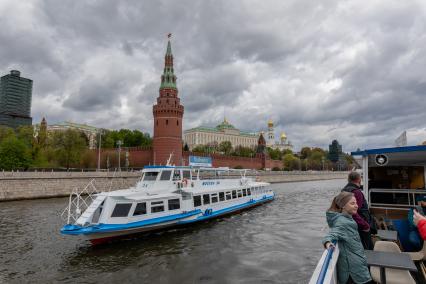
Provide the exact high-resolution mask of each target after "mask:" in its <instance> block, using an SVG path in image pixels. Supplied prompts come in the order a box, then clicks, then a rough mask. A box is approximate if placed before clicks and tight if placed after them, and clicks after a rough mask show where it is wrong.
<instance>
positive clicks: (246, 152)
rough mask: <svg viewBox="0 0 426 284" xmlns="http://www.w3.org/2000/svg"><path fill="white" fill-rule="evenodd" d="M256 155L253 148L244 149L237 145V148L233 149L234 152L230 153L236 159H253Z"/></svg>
mask: <svg viewBox="0 0 426 284" xmlns="http://www.w3.org/2000/svg"><path fill="white" fill-rule="evenodd" d="M255 154H256V152H255V151H254V149H253V148H250V147H244V146H241V145H238V146H237V147H235V149H234V151H233V152H232V155H233V156H238V157H247V158H250V157H254V156H255Z"/></svg>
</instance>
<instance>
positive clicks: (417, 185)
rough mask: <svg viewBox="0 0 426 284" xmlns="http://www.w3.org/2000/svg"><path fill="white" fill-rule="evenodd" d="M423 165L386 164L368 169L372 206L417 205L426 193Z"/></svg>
mask: <svg viewBox="0 0 426 284" xmlns="http://www.w3.org/2000/svg"><path fill="white" fill-rule="evenodd" d="M424 172H425V170H424V167H423V166H384V167H370V168H369V169H368V188H369V193H370V205H372V206H386V205H396V206H403V207H407V206H415V205H417V204H416V200H417V199H418V196H419V195H423V194H424V193H425V176H424Z"/></svg>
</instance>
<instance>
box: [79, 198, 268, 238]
mask: <svg viewBox="0 0 426 284" xmlns="http://www.w3.org/2000/svg"><path fill="white" fill-rule="evenodd" d="M273 200H274V196H271V197H266V198H262V199H259V200H255V201H250V202H247V203H244V204H240V205H236V206H233V207H230V208H227V210H226V209H222V210H218V211H217V212H214V211H213V212H212V213H211V214H205V212H204V213H199V214H197V215H192V216H189V217H187V218H184V219H181V220H178V221H169V222H164V223H160V224H155V225H151V226H143V227H138V228H132V229H127V230H120V231H111V232H103V233H95V234H85V235H84V237H85V238H87V239H89V240H90V242H91V243H92V244H93V245H100V244H104V243H109V242H112V241H116V240H120V239H125V238H130V237H136V236H137V235H140V234H144V233H149V232H157V231H163V230H168V229H172V228H177V227H185V226H190V225H191V224H194V223H198V222H202V221H208V220H211V219H215V218H220V217H225V216H229V215H233V214H237V213H239V212H241V211H244V210H248V209H251V208H254V207H256V206H260V205H262V204H265V203H268V202H271V201H273Z"/></svg>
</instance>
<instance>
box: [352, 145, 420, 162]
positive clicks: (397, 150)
mask: <svg viewBox="0 0 426 284" xmlns="http://www.w3.org/2000/svg"><path fill="white" fill-rule="evenodd" d="M351 155H352V156H363V157H367V156H368V158H369V159H368V160H369V166H381V165H380V161H384V164H382V165H383V166H384V165H386V166H404V165H406V166H408V165H425V164H426V145H419V146H404V147H392V148H379V149H366V150H362V151H355V152H351ZM376 160H377V161H376Z"/></svg>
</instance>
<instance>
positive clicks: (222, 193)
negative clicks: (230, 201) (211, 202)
mask: <svg viewBox="0 0 426 284" xmlns="http://www.w3.org/2000/svg"><path fill="white" fill-rule="evenodd" d="M224 200H225V193H224V192H219V201H224Z"/></svg>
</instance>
